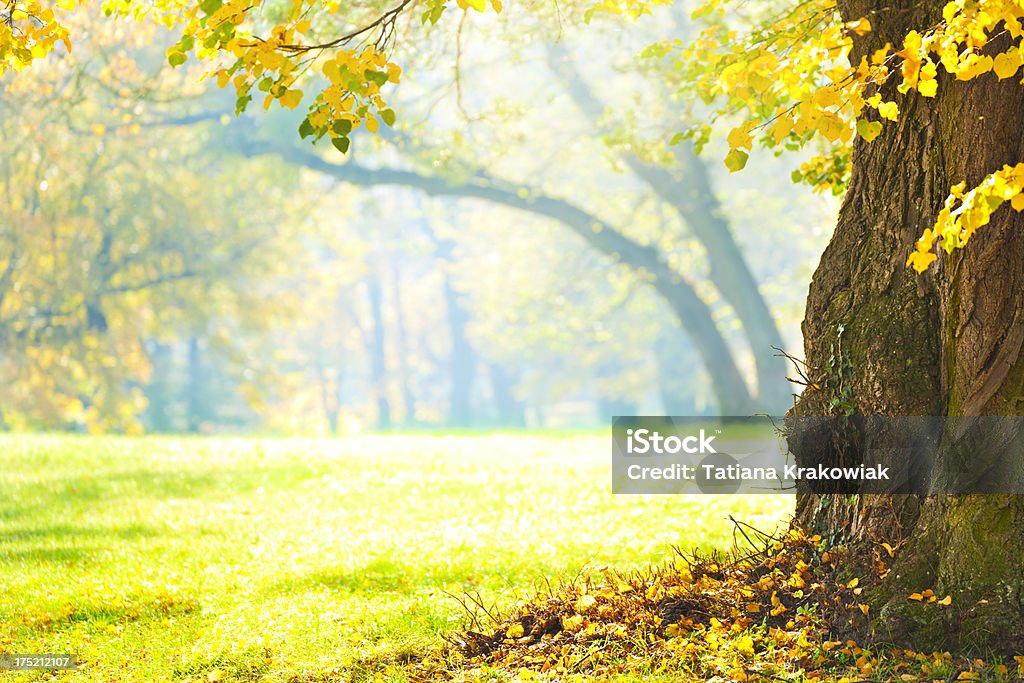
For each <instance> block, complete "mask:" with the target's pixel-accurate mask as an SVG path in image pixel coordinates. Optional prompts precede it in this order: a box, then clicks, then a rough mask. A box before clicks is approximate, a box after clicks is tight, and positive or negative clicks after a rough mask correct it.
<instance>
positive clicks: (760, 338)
mask: <svg viewBox="0 0 1024 683" xmlns="http://www.w3.org/2000/svg"><path fill="white" fill-rule="evenodd" d="M549 61H550V62H551V64H552V71H554V72H555V73H556V74H558V75H559V76H560V77H561V82H562V84H563V86H564V87H565V90H566V92H567V93H568V94H569V96H570V97H572V99H573V102H575V103H576V106H577V107H579V108H580V110H581V111H582V112H583V113H584V114H585V115H586V116H587V117H588V119H589V120H590V122H591V123H592V124H593V125H595V126H597V125H600V122H601V119H602V118H603V117H604V114H605V109H606V107H605V104H604V102H601V101H599V100H598V99H597V97H595V95H594V94H593V93H592V92H591V90H590V88H589V87H588V85H587V83H586V80H585V79H584V78H583V76H582V74H580V73H579V72H578V71H577V70H576V67H575V64H574V63H573V61H572V59H571V58H570V56H569V55H568V54H567V53H566V52H565V51H564V50H562V49H560V48H558V47H557V46H552V47H549ZM672 154H673V157H674V158H675V161H676V163H675V165H674V166H672V167H670V168H666V167H662V166H658V165H655V164H653V163H649V162H647V161H644V160H643V159H641V158H640V157H638V156H635V155H632V154H622V155H621V158H622V160H623V161H624V162H625V164H626V165H627V166H628V167H629V169H630V171H632V173H633V175H634V176H636V177H637V178H639V179H640V180H642V181H643V182H645V183H646V184H647V186H648V187H649V188H650V189H651V190H652V191H653V192H654V193H655V194H656V195H657V196H658V197H659V198H660V199H661V200H662V201H663V202H665V204H667V205H668V206H669V207H671V209H672V210H673V211H674V212H675V213H676V215H678V216H679V218H680V219H681V220H682V222H683V223H684V224H685V225H686V227H687V228H689V229H690V232H691V233H692V234H693V236H694V237H695V238H696V239H697V240H698V241H699V242H700V243H701V245H702V246H703V247H704V249H705V250H706V253H707V259H708V265H709V266H710V268H709V271H708V279H709V280H710V281H711V282H712V284H714V285H715V287H716V288H717V289H718V291H719V292H721V294H722V297H723V298H724V299H725V300H726V301H727V302H729V305H730V306H732V308H733V310H734V311H735V312H736V317H737V318H739V320H740V322H741V323H742V325H743V334H744V336H745V337H746V339H747V342H748V344H749V345H750V351H751V353H752V354H753V356H754V363H755V365H756V368H757V408H758V409H759V410H765V411H769V412H774V413H775V414H781V412H782V411H785V410H786V409H788V408H789V407H790V405H791V403H792V394H791V393H790V390H789V386H788V384H787V383H786V361H785V359H784V358H783V357H781V356H780V355H779V354H778V353H777V351H776V350H775V349H781V348H782V335H781V334H779V328H778V325H776V324H775V318H774V317H773V316H772V313H771V310H770V309H769V308H768V303H767V302H766V301H765V299H764V297H763V296H761V292H760V290H759V288H758V284H757V280H755V279H754V274H753V273H752V272H751V270H750V267H749V266H748V265H747V261H746V259H745V258H744V257H743V253H742V252H741V251H740V248H739V245H737V244H736V240H735V238H733V234H732V230H731V229H730V226H729V221H728V219H727V218H726V216H725V212H724V211H723V209H722V205H721V204H720V203H719V201H718V197H717V196H716V195H715V189H714V187H713V185H712V182H711V174H710V173H709V172H708V168H707V166H706V164H705V161H704V160H703V159H701V158H700V157H698V156H697V155H696V153H695V152H694V151H693V145H692V144H691V143H690V142H684V143H682V144H678V145H674V146H673V147H672Z"/></svg>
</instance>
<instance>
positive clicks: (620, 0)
mask: <svg viewBox="0 0 1024 683" xmlns="http://www.w3.org/2000/svg"><path fill="white" fill-rule="evenodd" d="M671 4H672V0H600V2H597V3H595V4H594V5H593V6H592V7H591V8H590V9H589V10H587V12H586V13H585V15H584V18H585V20H586V21H588V22H589V21H590V19H591V18H592V17H593V16H594V15H595V14H598V13H603V14H610V15H612V16H618V17H625V18H626V19H629V20H630V21H636V20H637V19H639V18H640V17H642V16H645V15H649V14H651V9H652V8H653V7H655V6H657V5H671Z"/></svg>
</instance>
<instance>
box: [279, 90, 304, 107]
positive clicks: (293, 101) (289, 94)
mask: <svg viewBox="0 0 1024 683" xmlns="http://www.w3.org/2000/svg"><path fill="white" fill-rule="evenodd" d="M280 100H281V106H282V107H288V108H289V109H295V107H297V106H299V103H300V102H302V91H301V90H287V91H285V93H284V95H281V97H280Z"/></svg>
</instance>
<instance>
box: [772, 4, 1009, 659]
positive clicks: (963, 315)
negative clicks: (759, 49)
mask: <svg viewBox="0 0 1024 683" xmlns="http://www.w3.org/2000/svg"><path fill="white" fill-rule="evenodd" d="M943 4H944V2H943V1H942V0H927V1H926V2H920V3H909V2H898V3H888V2H882V1H881V0H840V2H839V8H840V11H841V12H842V14H843V18H844V20H847V21H852V20H856V19H859V18H861V17H869V18H870V20H871V23H872V26H873V27H874V30H873V31H872V32H871V33H869V34H867V35H866V36H864V37H861V38H856V39H855V44H854V52H853V54H852V56H851V61H852V62H853V63H854V64H856V63H858V62H859V61H860V58H861V56H862V55H864V54H868V55H870V54H871V52H872V51H873V50H876V49H878V48H880V47H882V46H883V45H884V44H885V43H886V42H891V43H892V44H893V45H900V44H902V41H903V37H904V36H905V35H906V34H907V32H908V31H910V30H911V29H917V30H918V31H922V30H925V29H927V28H928V27H930V26H933V25H935V24H936V23H937V22H938V21H939V20H941V15H942V7H943ZM1007 40H1008V39H1007V38H1006V37H1005V36H1004V37H999V38H996V40H995V41H994V43H993V44H992V45H991V46H990V47H991V49H992V50H993V51H996V50H998V49H1000V48H1001V49H1005V48H1006V47H1007V46H1008V43H1007V42H1006V41H1007ZM897 71H898V70H897ZM940 71H941V70H940ZM882 90H883V95H884V99H886V100H896V101H897V102H898V103H899V107H900V120H899V121H898V122H897V123H891V124H889V123H887V124H886V125H885V126H884V127H883V132H882V135H881V136H880V137H879V138H877V139H876V140H874V141H873V142H872V143H865V142H864V141H863V140H860V139H858V140H857V141H856V143H855V144H854V150H853V174H852V177H851V181H850V186H849V190H848V192H847V194H846V197H845V200H844V202H843V206H842V209H841V211H840V215H839V221H838V225H837V227H836V231H835V234H834V236H833V238H832V241H831V243H830V244H829V246H828V248H827V249H826V250H825V252H824V254H823V256H822V259H821V262H820V264H819V266H818V269H817V271H816V273H815V275H814V279H813V282H812V284H811V288H810V292H809V296H808V301H807V310H806V318H805V320H804V323H803V331H804V339H805V354H806V360H807V363H808V367H809V368H810V369H811V374H812V376H813V378H816V380H817V383H818V385H819V388H817V389H815V388H813V387H812V388H809V389H808V390H807V391H805V393H804V395H803V396H802V397H801V399H800V401H799V402H798V403H797V405H796V406H795V407H794V409H793V410H792V411H791V415H797V416H799V415H826V414H829V413H830V412H835V410H836V408H835V402H836V401H837V400H838V401H839V402H841V403H843V404H845V405H846V407H849V408H851V409H853V410H855V411H856V412H857V413H858V414H861V415H889V416H909V415H936V416H941V415H1020V414H1021V412H1022V408H1024V398H1022V394H1024V356H1022V354H1021V342H1022V340H1024V218H1022V216H1021V215H1020V214H1017V213H1015V212H1012V211H1010V209H1009V207H1006V208H1003V209H1000V210H999V211H998V212H996V213H995V214H994V215H993V220H992V223H991V224H990V225H988V226H986V227H985V228H983V230H982V231H980V232H979V233H978V234H977V235H976V236H975V237H974V238H973V239H972V241H971V244H970V245H969V246H968V247H967V248H966V249H965V250H962V251H960V252H956V253H954V254H953V255H952V256H949V257H945V256H943V257H940V260H939V262H938V263H937V264H936V265H934V266H933V267H932V271H931V272H929V273H926V274H925V275H924V276H920V277H919V276H917V275H916V274H915V273H914V272H913V271H912V270H910V269H908V268H907V267H906V266H905V265H904V263H905V260H906V257H907V254H908V253H909V252H910V250H911V249H912V248H913V243H914V241H915V239H916V238H917V237H918V236H920V234H921V232H922V230H923V229H924V228H926V227H930V226H931V225H932V224H933V223H934V220H935V217H936V214H937V213H938V211H939V209H941V207H942V203H943V200H944V199H945V197H946V195H947V194H948V193H949V188H950V186H951V185H953V184H955V183H958V182H960V181H962V180H966V182H967V184H968V186H969V187H970V186H972V185H974V184H976V183H977V182H979V181H980V180H981V179H982V177H983V176H984V175H986V174H987V173H989V172H991V171H994V170H996V169H998V168H1000V167H1001V166H1002V165H1003V164H1004V163H1013V164H1015V163H1017V162H1019V161H1021V160H1024V88H1021V86H1020V84H1019V83H1018V82H1017V79H1008V80H1004V81H999V80H997V79H996V77H995V76H994V75H993V74H991V73H989V74H986V75H983V76H981V77H980V78H977V79H975V80H972V81H967V82H959V81H956V80H954V79H953V78H952V77H950V76H948V75H946V74H944V73H943V74H942V75H941V76H940V83H939V91H938V92H939V94H938V97H936V98H934V99H924V98H921V97H920V96H918V95H917V94H916V93H914V92H911V93H910V94H909V95H906V96H904V95H900V94H898V93H897V91H896V83H895V82H890V83H886V84H884V85H883V86H882ZM791 436H792V438H791V445H792V447H793V450H794V453H795V455H796V457H797V461H798V462H799V463H801V464H811V463H815V464H816V463H819V462H824V463H828V464H839V463H841V462H851V461H852V462H857V461H860V460H862V459H863V458H864V457H865V456H864V452H865V449H866V448H867V445H866V444H865V443H864V441H863V439H870V438H874V437H872V436H867V435H865V434H864V433H860V434H859V435H856V438H853V439H847V438H844V439H836V440H831V439H825V438H820V435H815V434H803V435H801V434H799V433H797V434H793V435H791ZM847 436H849V435H847ZM1016 436H1017V437H1018V438H1019V434H1018V435H1016ZM972 438H975V439H979V438H980V439H981V440H987V441H988V443H989V444H990V445H992V444H995V445H997V446H1002V448H1003V451H1004V452H1005V449H1006V448H1014V446H1012V445H1010V441H1011V440H1012V438H1014V437H1013V436H1012V435H1011V436H1009V437H1008V436H1007V435H1005V434H998V433H991V434H974V435H973V437H972ZM1018 443H1019V442H1018ZM852 444H858V445H857V446H854V445H852ZM955 445H956V439H955V437H954V436H953V435H951V434H950V433H949V431H948V430H947V432H946V433H945V434H944V435H943V441H942V446H941V447H940V454H941V453H942V452H944V451H945V452H949V451H950V449H952V448H954V447H955ZM1016 448H1017V449H1018V450H1014V451H1012V454H1013V457H1014V458H1016V461H1017V462H1018V463H1019V462H1020V458H1021V455H1020V451H1019V446H1017V447H1016ZM894 457H895V456H894ZM876 460H877V458H876ZM894 462H895V461H894ZM938 474H939V473H938V472H937V471H936V470H935V469H934V468H933V470H932V471H931V472H926V473H924V476H923V477H922V478H921V481H919V482H917V486H916V488H915V489H914V490H913V491H911V492H910V493H907V494H904V495H864V494H858V492H856V491H854V492H848V493H846V494H841V493H837V494H829V495H811V494H809V493H806V492H802V493H798V497H797V517H798V519H799V520H800V521H801V522H803V523H804V524H805V525H808V526H810V527H812V528H814V529H818V530H820V531H822V532H824V533H829V534H832V535H833V536H834V537H835V538H836V539H837V540H840V541H843V542H845V543H847V544H848V546H849V547H850V548H851V550H852V551H853V552H852V553H851V557H856V556H858V554H859V555H860V556H862V557H863V556H865V555H867V554H868V553H869V552H870V550H871V548H872V547H875V548H877V547H878V544H880V543H882V542H887V543H890V544H892V545H896V546H898V550H897V553H896V556H895V558H894V559H893V560H891V561H890V560H889V558H888V557H886V556H885V555H884V554H883V559H885V560H886V561H890V562H891V563H892V565H891V568H892V571H891V572H890V574H889V575H888V576H887V577H886V578H885V580H884V582H883V586H882V587H881V589H880V590H878V591H877V594H876V595H875V596H874V597H873V598H872V612H871V613H872V614H873V615H878V616H877V618H875V620H874V622H873V626H874V628H875V630H876V635H877V636H880V637H882V638H891V639H893V640H894V641H897V642H906V643H909V644H912V645H914V646H916V647H918V648H939V649H942V648H944V647H961V648H964V649H968V650H970V649H979V650H980V649H987V648H993V649H997V650H1004V651H1006V650H1011V651H1018V652H1019V651H1021V649H1022V648H1024V497H1021V496H1010V495H995V494H993V495H974V496H950V495H929V491H933V490H934V489H932V488H931V487H932V485H933V484H934V482H935V480H936V477H937V476H938ZM858 551H859V552H858ZM928 588H931V589H933V590H934V591H935V593H936V594H937V595H939V596H940V597H941V596H945V595H947V594H948V595H951V596H952V600H953V602H952V604H951V605H950V606H949V607H948V608H944V609H935V607H934V605H932V606H929V605H922V604H921V603H919V602H913V601H910V600H908V599H907V598H908V595H909V594H910V593H912V592H915V591H922V590H924V589H928Z"/></svg>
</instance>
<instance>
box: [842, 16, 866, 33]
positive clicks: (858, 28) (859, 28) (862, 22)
mask: <svg viewBox="0 0 1024 683" xmlns="http://www.w3.org/2000/svg"><path fill="white" fill-rule="evenodd" d="M845 27H846V28H847V30H849V31H852V32H853V33H856V34H857V35H858V36H863V35H867V34H868V33H870V32H871V22H870V21H868V20H867V19H866V18H864V19H858V20H856V21H848V22H846V24H845Z"/></svg>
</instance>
